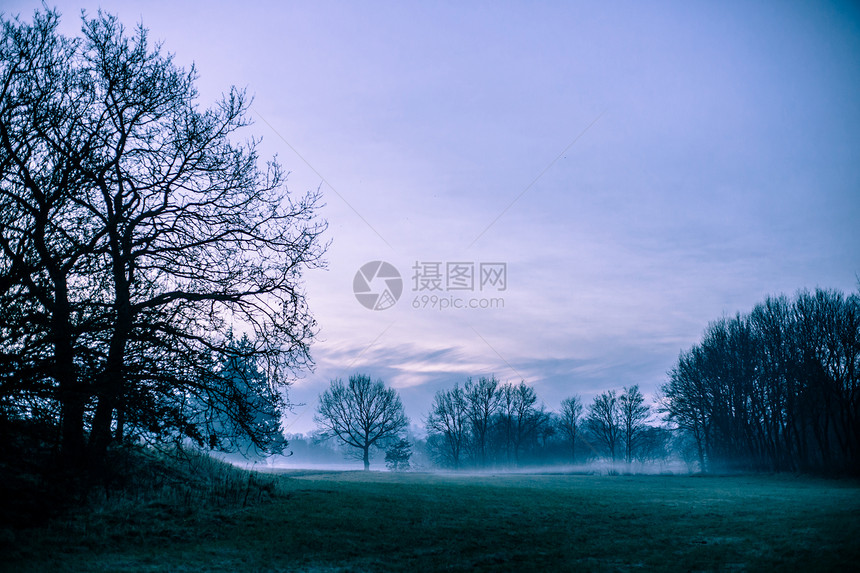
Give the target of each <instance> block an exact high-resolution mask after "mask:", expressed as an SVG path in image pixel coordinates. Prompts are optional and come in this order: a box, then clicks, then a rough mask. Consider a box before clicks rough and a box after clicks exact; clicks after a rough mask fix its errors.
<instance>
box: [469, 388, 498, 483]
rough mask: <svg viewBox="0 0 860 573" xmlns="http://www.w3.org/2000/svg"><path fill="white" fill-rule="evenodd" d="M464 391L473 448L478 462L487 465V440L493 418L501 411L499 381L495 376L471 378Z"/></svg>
mask: <svg viewBox="0 0 860 573" xmlns="http://www.w3.org/2000/svg"><path fill="white" fill-rule="evenodd" d="M463 391H464V394H465V397H466V404H467V416H468V417H469V424H470V426H471V433H472V448H473V450H474V453H475V457H476V459H477V461H478V463H479V464H480V465H481V466H482V467H483V466H486V465H487V441H488V438H489V434H490V429H491V428H492V425H493V418H494V416H495V415H496V413H497V412H498V411H499V400H500V396H499V381H498V380H496V377H495V376H493V377H491V378H485V377H483V376H482V377H481V378H480V379H479V380H478V381H477V382H474V381H473V380H472V379H471V378H469V379H468V380H466V385H465V386H464V387H463Z"/></svg>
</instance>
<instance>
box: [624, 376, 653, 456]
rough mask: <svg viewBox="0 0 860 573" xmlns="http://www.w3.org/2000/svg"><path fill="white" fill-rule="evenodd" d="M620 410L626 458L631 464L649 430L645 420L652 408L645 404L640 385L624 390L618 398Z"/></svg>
mask: <svg viewBox="0 0 860 573" xmlns="http://www.w3.org/2000/svg"><path fill="white" fill-rule="evenodd" d="M618 409H619V410H620V413H621V437H622V439H623V441H624V458H625V460H626V461H627V463H628V464H629V463H630V462H632V461H633V454H634V450H635V449H636V447H637V445H638V443H639V441H640V438H641V437H642V434H643V433H644V432H645V430H646V429H647V428H648V426H647V425H646V424H645V420H646V419H647V418H648V414H649V413H650V412H651V408H650V407H649V406H648V405H647V404H645V397H644V396H642V393H641V392H640V391H639V386H638V385H635V384H634V385H633V386H631V387H629V388H624V393H623V394H621V396H619V397H618Z"/></svg>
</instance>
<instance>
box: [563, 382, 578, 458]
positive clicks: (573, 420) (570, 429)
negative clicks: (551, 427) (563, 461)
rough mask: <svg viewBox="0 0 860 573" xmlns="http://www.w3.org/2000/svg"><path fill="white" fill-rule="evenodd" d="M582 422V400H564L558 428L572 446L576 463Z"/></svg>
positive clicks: (572, 398)
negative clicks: (577, 442) (577, 441)
mask: <svg viewBox="0 0 860 573" xmlns="http://www.w3.org/2000/svg"><path fill="white" fill-rule="evenodd" d="M581 420H582V398H580V397H579V396H571V397H570V398H565V399H564V400H562V402H561V413H560V415H559V423H558V426H559V428H561V433H562V434H563V435H564V437H565V438H566V439H567V441H568V443H569V444H570V457H571V460H573V462H576V440H577V438H578V437H579V430H580V426H581Z"/></svg>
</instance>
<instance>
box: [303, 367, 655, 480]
mask: <svg viewBox="0 0 860 573" xmlns="http://www.w3.org/2000/svg"><path fill="white" fill-rule="evenodd" d="M650 414H651V408H650V406H648V405H646V404H645V398H644V396H643V395H642V393H641V392H640V391H639V388H638V386H631V387H629V388H624V390H623V392H622V393H621V394H618V393H617V392H616V391H615V390H610V391H607V392H603V393H601V394H599V395H598V396H596V397H595V398H594V400H593V402H592V403H591V404H590V405H589V406H588V408H587V410H586V409H585V408H584V405H583V402H582V399H581V398H580V397H578V396H573V397H570V398H567V399H566V400H564V401H563V402H562V405H561V409H560V411H559V412H558V413H556V412H552V411H548V410H547V409H546V408H545V407H544V406H543V405H542V404H539V403H538V397H537V393H536V392H535V390H534V388H532V387H531V386H529V385H528V384H526V383H525V382H520V383H519V384H513V383H501V382H499V380H497V379H496V378H495V377H490V378H486V377H482V378H479V379H477V380H473V379H471V378H470V379H468V380H466V382H465V383H464V384H463V385H462V386H461V385H460V384H459V383H456V384H454V386H453V388H450V389H447V390H440V391H438V392H437V393H436V395H435V397H434V399H433V403H432V405H431V407H430V411H429V413H428V415H427V418H426V424H425V429H426V433H427V436H426V443H424V444H422V445H423V446H426V451H427V453H428V455H429V456H430V457H431V458H432V460H433V462H434V463H435V464H436V465H438V466H440V467H446V468H452V469H460V468H463V467H472V468H484V467H488V466H490V465H493V466H499V465H501V466H519V465H522V464H523V463H550V462H564V463H574V462H577V461H585V460H588V459H594V458H598V457H605V458H607V459H610V460H611V461H616V460H625V461H626V462H628V463H630V462H632V461H634V460H639V459H644V458H653V457H654V456H655V452H656V453H657V454H656V455H657V456H658V457H661V458H665V457H666V456H667V452H666V447H665V446H666V442H667V441H668V440H669V435H668V431H667V430H665V429H661V428H657V427H655V426H650V425H649V424H648V423H647V422H648V419H649V417H650ZM316 421H317V424H318V426H319V428H320V431H321V437H322V438H323V439H325V438H334V439H337V440H338V441H339V442H340V443H342V444H344V445H346V446H348V447H350V448H352V451H354V452H355V453H357V454H358V457H360V458H361V459H362V460H363V462H364V468H365V469H369V468H370V458H371V455H372V450H373V449H374V448H378V449H383V448H386V447H389V446H391V445H392V444H394V443H397V442H398V441H399V440H402V437H403V435H404V432H405V431H406V429H407V426H408V420H407V418H406V416H405V414H404V412H403V406H402V403H401V401H400V398H399V397H398V395H397V392H396V391H395V390H394V389H392V388H387V387H386V386H385V384H384V382H383V381H382V380H376V381H373V380H372V379H371V378H370V376H367V375H363V374H356V375H353V376H350V378H349V381H348V383H344V382H343V381H341V380H333V381H332V382H331V385H330V387H329V389H328V390H326V391H325V392H324V393H323V394H322V395H321V396H320V402H319V406H318V409H317V415H316ZM402 447H403V446H402V444H401V448H402ZM389 453H390V452H389Z"/></svg>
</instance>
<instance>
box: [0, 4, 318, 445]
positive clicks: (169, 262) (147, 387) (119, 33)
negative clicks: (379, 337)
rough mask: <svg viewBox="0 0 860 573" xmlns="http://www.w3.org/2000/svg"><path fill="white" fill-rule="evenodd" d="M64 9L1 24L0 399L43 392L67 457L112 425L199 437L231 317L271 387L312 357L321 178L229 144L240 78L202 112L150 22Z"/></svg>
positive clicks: (240, 108) (31, 400) (11, 404)
mask: <svg viewBox="0 0 860 573" xmlns="http://www.w3.org/2000/svg"><path fill="white" fill-rule="evenodd" d="M58 21H59V20H58V16H57V14H56V13H54V12H45V13H38V12H37V13H36V16H35V18H34V21H33V23H32V24H26V23H22V22H20V21H18V20H12V21H4V22H3V39H2V44H0V55H2V57H0V59H2V68H0V90H2V91H0V177H2V179H0V253H2V262H0V265H2V266H0V270H2V279H0V306H2V307H4V308H9V309H10V312H8V313H4V314H3V316H2V318H0V321H2V324H0V337H2V338H0V357H2V363H0V369H2V374H0V376H2V379H3V380H4V384H3V386H2V390H0V392H2V397H0V399H2V403H3V404H4V410H5V414H6V415H8V416H13V417H14V416H18V417H21V416H24V417H27V416H29V415H30V414H29V413H30V412H32V411H34V410H33V405H34V404H35V403H38V404H39V405H41V407H42V408H43V409H46V410H48V411H50V412H52V413H53V416H54V418H55V419H57V418H58V419H61V420H62V432H61V436H62V439H61V447H62V450H63V451H64V452H65V453H66V455H67V457H71V458H75V459H81V455H82V453H83V449H84V446H85V445H86V446H87V448H88V451H89V453H90V458H89V459H90V461H98V460H99V459H101V457H102V456H103V454H104V452H105V450H106V448H107V446H108V444H109V443H110V442H111V441H112V440H113V439H114V437H115V436H114V433H113V431H114V429H115V428H116V427H117V426H120V427H125V428H126V429H127V428H128V427H129V426H130V425H131V426H135V428H136V433H137V434H138V435H141V436H145V437H146V438H147V439H154V440H163V439H171V440H172V439H176V438H177V437H178V436H179V437H181V436H189V437H192V438H194V439H199V438H200V428H199V427H198V426H197V424H196V422H197V421H198V420H199V415H200V412H199V409H197V408H196V407H195V405H199V404H202V403H211V402H212V401H217V400H219V399H222V398H224V394H223V392H219V391H218V389H217V388H216V387H213V386H212V384H213V383H214V381H215V380H216V378H213V377H212V376H211V373H212V370H211V366H212V364H213V362H218V360H219V357H223V356H229V355H231V354H232V353H233V352H234V350H235V349H231V341H230V340H229V339H228V337H226V336H224V335H223V334H222V333H224V332H225V331H226V330H227V326H228V325H236V326H237V327H241V328H242V330H244V331H248V332H251V333H253V335H254V340H255V343H254V345H253V347H252V348H249V352H250V354H251V355H253V357H254V358H255V359H259V360H260V361H261V362H260V363H261V364H262V365H263V366H264V367H265V368H266V370H267V374H268V375H269V380H270V381H271V382H272V383H273V384H276V385H278V384H279V385H284V384H286V383H287V381H288V379H289V376H288V374H289V372H290V371H292V370H294V369H298V368H302V367H305V366H307V365H309V364H310V358H309V354H308V343H309V341H310V339H311V337H312V336H313V331H314V326H315V325H314V321H313V319H312V317H311V316H310V314H309V312H308V309H307V305H306V303H305V299H304V295H303V293H302V291H301V289H300V279H301V274H302V271H303V270H304V269H307V268H312V267H315V266H317V265H319V264H320V257H321V255H322V252H323V251H324V246H323V245H321V244H320V242H319V240H320V234H321V232H322V231H323V229H324V223H322V222H320V221H319V220H317V219H316V214H315V213H316V208H317V204H318V200H319V198H318V195H317V194H316V193H310V194H308V195H305V196H304V197H299V198H297V199H296V198H293V197H292V196H291V195H290V194H289V193H288V192H287V189H286V187H285V185H284V175H283V172H282V171H281V168H280V167H279V166H278V165H277V164H276V163H274V162H270V163H269V164H268V165H267V167H266V169H265V170H260V169H259V167H258V156H257V153H256V151H255V146H256V142H255V141H254V140H251V141H250V142H248V143H245V144H236V143H234V142H232V141H231V137H232V136H234V135H235V134H236V132H237V131H238V130H240V129H241V128H243V127H246V126H247V125H248V123H249V122H248V120H247V118H246V111H247V108H248V99H247V97H246V96H245V94H244V93H243V92H240V91H237V90H235V89H233V90H231V91H230V92H229V93H228V94H227V95H226V96H224V97H223V98H222V99H221V100H220V101H219V102H218V103H216V104H215V106H213V107H212V108H211V109H206V110H201V109H199V107H198V103H197V92H196V89H195V87H194V82H195V80H196V72H195V70H194V69H193V68H192V69H191V70H190V71H187V72H186V71H183V70H181V69H179V68H178V67H176V66H175V65H174V64H173V62H172V60H171V57H170V56H169V55H166V54H164V53H162V52H161V49H160V46H151V45H150V44H149V42H148V40H147V33H146V30H145V29H144V28H142V27H139V28H137V29H136V30H135V31H134V33H133V34H129V33H127V32H126V30H125V29H124V28H123V27H122V26H121V25H120V24H119V23H118V21H117V20H116V18H115V17H113V16H110V15H106V14H103V13H101V12H99V14H98V16H97V17H95V18H86V17H84V18H83V37H82V38H75V39H69V38H65V37H62V36H60V35H59V34H58V33H57V29H56V28H57V25H58ZM7 382H8V383H7ZM221 406H222V409H223V410H224V411H228V412H229V411H231V409H230V407H229V405H228V404H226V403H224V404H221ZM85 438H88V440H87V441H86V444H85Z"/></svg>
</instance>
